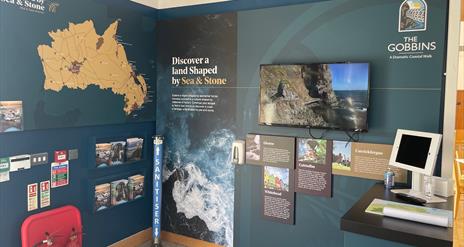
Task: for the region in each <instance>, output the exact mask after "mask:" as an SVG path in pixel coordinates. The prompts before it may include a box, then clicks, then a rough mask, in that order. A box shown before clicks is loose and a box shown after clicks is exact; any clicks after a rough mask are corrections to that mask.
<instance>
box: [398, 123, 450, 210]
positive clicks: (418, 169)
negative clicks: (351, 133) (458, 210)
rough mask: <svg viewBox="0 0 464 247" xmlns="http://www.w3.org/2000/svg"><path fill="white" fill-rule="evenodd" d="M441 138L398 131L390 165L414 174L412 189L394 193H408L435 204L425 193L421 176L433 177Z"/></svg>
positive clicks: (422, 133)
mask: <svg viewBox="0 0 464 247" xmlns="http://www.w3.org/2000/svg"><path fill="white" fill-rule="evenodd" d="M441 138H442V135H441V134H435V133H428V132H420V131H412V130H404V129H398V131H397V132H396V138H395V143H394V144H393V149H392V153H391V156H390V162H389V165H391V166H395V167H398V168H402V169H405V170H408V171H411V172H412V189H411V190H392V192H402V193H408V194H411V195H413V196H416V197H420V198H423V199H426V200H427V199H429V200H427V201H428V202H429V201H430V202H433V200H430V198H426V197H425V195H424V193H423V192H424V191H423V189H422V176H421V175H426V176H432V175H433V172H434V170H435V164H436V161H437V156H438V153H439V150H440V144H441ZM435 199H437V200H438V199H439V198H435Z"/></svg>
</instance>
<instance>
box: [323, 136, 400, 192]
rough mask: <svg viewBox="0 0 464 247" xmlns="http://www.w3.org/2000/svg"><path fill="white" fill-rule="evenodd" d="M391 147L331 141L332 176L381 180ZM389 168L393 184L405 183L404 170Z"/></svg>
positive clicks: (386, 166)
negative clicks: (393, 174)
mask: <svg viewBox="0 0 464 247" xmlns="http://www.w3.org/2000/svg"><path fill="white" fill-rule="evenodd" d="M392 147H393V146H392V145H385V144H373V143H359V142H353V143H352V142H344V141H333V151H332V155H333V157H332V168H333V174H336V175H345V176H352V177H361V178H368V179H375V180H383V174H384V172H385V170H387V168H388V162H389V160H390V154H391V151H392ZM390 168H391V169H392V170H393V172H394V173H395V182H400V183H405V182H406V181H407V172H406V171H405V170H403V169H400V168H397V167H390Z"/></svg>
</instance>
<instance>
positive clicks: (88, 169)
mask: <svg viewBox="0 0 464 247" xmlns="http://www.w3.org/2000/svg"><path fill="white" fill-rule="evenodd" d="M48 2H49V1H46V3H48ZM54 2H58V3H59V4H60V5H59V7H58V9H57V12H56V13H49V12H46V13H44V14H38V13H31V12H27V11H23V10H20V9H19V8H17V7H14V6H11V5H9V4H7V3H3V2H2V3H0V100H17V99H22V100H23V101H24V102H33V101H32V100H31V99H32V97H35V99H37V98H39V99H45V100H51V102H56V101H58V103H57V104H53V103H50V102H49V103H50V104H49V105H48V107H49V109H47V110H48V112H47V113H48V114H50V115H48V117H49V119H48V121H49V122H53V121H54V120H60V119H59V117H60V114H61V113H60V114H57V113H55V112H53V110H56V109H58V112H60V111H61V112H63V111H64V110H63V107H62V106H63V105H65V107H66V106H71V108H74V107H81V106H84V107H87V108H82V109H81V110H82V111H83V113H85V114H83V115H85V117H82V119H81V121H80V122H78V123H77V124H76V125H78V126H79V125H80V124H84V125H89V123H93V125H97V124H102V123H103V124H107V123H114V121H111V120H112V119H114V118H112V116H114V115H115V114H116V115H123V116H124V113H123V112H122V108H121V106H122V104H123V100H122V97H118V96H115V95H113V94H112V93H111V92H109V91H108V90H100V89H98V88H97V87H92V88H90V89H87V90H85V91H81V90H63V91H62V92H61V93H60V94H58V93H55V94H54V93H50V92H47V91H44V90H43V81H44V75H43V69H42V67H41V65H40V58H39V56H38V55H37V46H38V45H39V44H50V42H51V40H50V37H49V36H48V34H47V33H48V32H49V31H52V30H56V29H58V28H59V29H62V28H64V27H67V26H68V23H69V22H74V23H79V22H82V21H84V20H89V19H91V20H93V22H94V24H95V28H96V31H97V33H98V34H101V33H102V32H103V31H104V30H105V29H106V28H107V27H108V25H109V24H110V23H112V22H114V21H115V20H116V19H119V18H121V20H122V22H121V23H120V25H119V29H118V35H121V39H122V40H123V41H124V42H127V43H130V44H132V46H128V45H126V46H125V48H126V49H125V50H126V53H127V57H128V59H129V60H132V61H136V62H137V69H138V72H139V73H144V74H146V75H147V77H148V76H149V77H151V78H150V80H149V81H147V83H149V84H151V86H152V88H153V87H154V83H155V81H156V70H155V68H154V65H155V53H154V51H155V46H156V44H155V36H154V34H155V32H154V27H155V25H156V23H155V21H156V17H157V14H156V13H157V12H156V10H153V9H150V8H146V7H142V6H140V5H138V4H135V3H132V2H130V1H123V0H112V1H107V0H80V1H54ZM140 33H144V34H145V35H140ZM92 96H93V97H92ZM47 97H48V98H47ZM60 97H62V99H64V100H65V101H64V102H63V101H62V102H60V101H59V100H60ZM108 102H110V103H108ZM115 102H116V103H115ZM30 106H31V104H28V105H26V106H25V109H26V111H25V114H24V118H25V122H26V124H25V126H26V127H27V128H28V129H35V128H44V127H45V128H47V126H37V125H34V116H33V115H34V114H33V111H32V110H31V109H32V108H30ZM105 106H106V107H107V108H106V112H105V111H104V112H103V113H102V112H98V110H95V109H96V108H98V109H100V110H101V109H102V108H104V107H105ZM60 107H62V108H60ZM50 108H51V109H50ZM89 108H90V111H89ZM108 109H114V111H111V112H110V111H108ZM146 110H148V111H149V112H150V115H151V117H149V118H148V119H151V120H152V121H142V122H138V123H125V122H126V121H124V119H123V121H118V122H117V123H121V124H117V125H116V124H113V125H100V126H89V127H70V128H59V129H50V126H49V127H48V129H43V130H30V131H24V132H16V133H2V134H0V157H9V156H14V155H19V154H33V153H41V152H48V154H49V159H50V160H51V161H52V160H53V152H54V151H55V150H63V149H64V150H68V149H78V150H79V159H78V160H72V161H70V184H69V185H68V186H64V187H60V188H54V189H51V206H50V207H47V208H44V209H39V210H35V211H32V212H27V204H26V203H27V198H26V196H27V194H26V188H27V187H26V186H27V185H28V184H31V183H40V182H41V181H45V180H49V179H50V164H47V165H42V166H39V167H34V168H32V169H30V170H26V171H20V172H14V173H11V179H10V181H8V182H4V183H0V240H1V241H0V246H2V247H3V246H5V247H16V246H20V245H21V238H20V229H21V223H22V222H23V220H24V219H25V218H26V217H28V216H29V215H32V214H36V213H39V212H42V211H44V210H49V209H52V208H57V207H60V206H64V205H74V206H76V207H78V208H79V209H80V211H81V213H82V219H83V224H84V229H83V230H84V234H85V235H84V244H85V246H92V247H93V246H107V245H108V244H111V243H114V242H116V241H119V240H121V239H123V238H125V237H127V236H130V235H132V234H134V233H137V232H138V231H141V230H143V229H146V228H148V227H150V226H151V194H152V193H151V186H150V185H151V183H150V177H151V170H152V160H151V157H152V154H153V151H152V141H151V137H152V135H153V133H154V129H155V122H154V121H153V119H154V115H155V109H154V106H152V107H151V108H150V109H146ZM50 111H51V112H50ZM84 111H86V112H84ZM93 117H95V118H94V119H93ZM97 118H98V119H99V120H98V121H97V120H96V119H97ZM130 121H133V120H128V122H130ZM90 125H92V124H90ZM127 137H143V138H145V146H144V153H143V160H141V161H139V162H135V163H132V164H127V165H121V166H117V167H110V168H108V169H98V170H97V169H95V168H94V167H95V142H98V141H115V140H124V139H125V138H127ZM135 174H144V175H146V180H145V181H146V184H147V186H146V191H145V197H144V198H142V199H140V200H136V201H133V202H129V203H127V204H124V205H120V206H117V207H114V208H111V209H108V210H106V211H101V212H98V213H93V196H94V188H93V186H94V185H95V184H100V183H107V182H111V181H114V180H118V179H124V178H127V177H128V176H131V175H135Z"/></svg>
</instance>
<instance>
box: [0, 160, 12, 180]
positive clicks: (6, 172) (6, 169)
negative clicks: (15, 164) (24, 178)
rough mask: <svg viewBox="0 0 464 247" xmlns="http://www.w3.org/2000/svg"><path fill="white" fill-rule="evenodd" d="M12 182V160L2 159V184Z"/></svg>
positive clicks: (0, 177)
mask: <svg viewBox="0 0 464 247" xmlns="http://www.w3.org/2000/svg"><path fill="white" fill-rule="evenodd" d="M9 180H10V159H8V158H0V183H1V182H6V181H9Z"/></svg>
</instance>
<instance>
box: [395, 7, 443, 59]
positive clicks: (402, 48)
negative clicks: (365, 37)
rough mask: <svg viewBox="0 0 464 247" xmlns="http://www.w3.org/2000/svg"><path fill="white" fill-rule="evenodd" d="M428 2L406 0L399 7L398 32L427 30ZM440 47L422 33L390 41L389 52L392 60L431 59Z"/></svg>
mask: <svg viewBox="0 0 464 247" xmlns="http://www.w3.org/2000/svg"><path fill="white" fill-rule="evenodd" d="M427 15H428V9H427V3H426V2H425V0H406V1H404V2H403V3H402V4H401V5H400V7H399V16H398V32H400V33H405V34H406V33H408V32H420V31H422V32H423V31H427ZM437 48H438V44H437V42H436V41H433V40H432V41H430V40H423V37H422V36H421V35H420V33H417V34H412V33H410V34H409V35H408V36H403V37H401V39H400V40H396V41H393V42H388V44H387V52H388V55H389V58H390V59H392V60H400V59H430V58H432V57H433V53H434V52H435V50H436V49H437Z"/></svg>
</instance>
